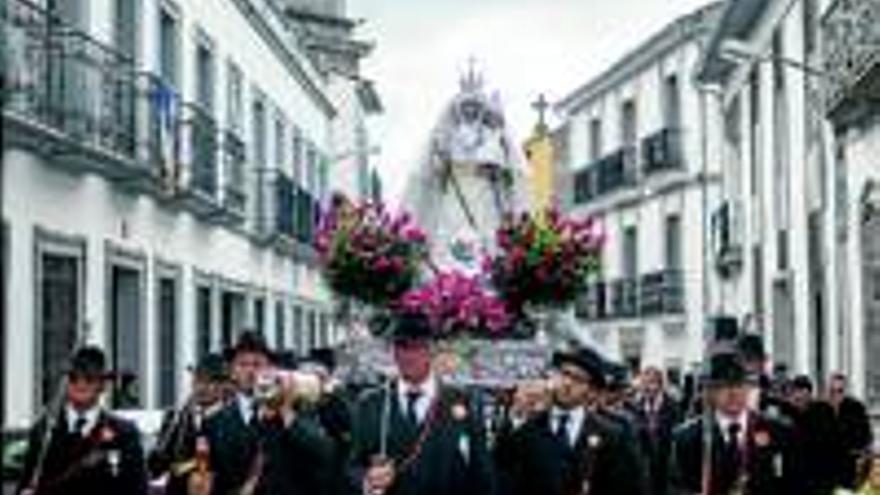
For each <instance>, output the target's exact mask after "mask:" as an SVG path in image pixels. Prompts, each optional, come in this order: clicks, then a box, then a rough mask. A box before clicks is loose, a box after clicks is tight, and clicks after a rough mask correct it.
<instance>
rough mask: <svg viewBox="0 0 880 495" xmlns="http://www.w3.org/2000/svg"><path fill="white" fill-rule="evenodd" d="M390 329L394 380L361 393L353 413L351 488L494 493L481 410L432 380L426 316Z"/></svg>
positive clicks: (397, 493)
mask: <svg viewBox="0 0 880 495" xmlns="http://www.w3.org/2000/svg"><path fill="white" fill-rule="evenodd" d="M393 325H394V327H393V339H394V341H393V344H392V345H393V353H394V361H395V364H396V367H397V371H398V377H397V378H396V379H394V380H391V381H389V382H388V384H387V385H386V386H385V387H384V388H381V389H378V390H372V391H367V392H366V393H365V394H364V395H363V396H362V397H361V398H360V400H359V401H358V404H357V407H356V411H357V412H356V414H355V415H354V420H355V428H354V449H355V452H354V456H353V466H352V468H351V473H352V478H353V479H354V482H355V483H356V485H357V486H356V489H359V490H361V491H362V492H363V493H366V494H368V495H451V494H454V495H484V494H492V493H494V486H493V485H494V481H493V473H492V469H491V461H490V458H489V454H488V451H487V450H488V448H487V445H486V433H485V427H484V422H483V419H482V411H481V407H480V406H479V405H478V404H477V402H476V401H475V400H474V399H473V398H472V397H471V396H470V395H469V394H467V393H465V392H464V391H462V390H457V389H453V388H451V387H447V386H444V385H442V384H441V383H440V382H439V381H438V379H437V377H436V375H435V373H434V370H433V367H432V361H433V356H432V353H433V346H432V342H431V336H432V331H431V328H430V325H429V323H428V321H427V320H426V319H425V318H423V317H421V316H418V315H407V314H404V315H398V316H397V318H396V321H395V322H394V324H393Z"/></svg>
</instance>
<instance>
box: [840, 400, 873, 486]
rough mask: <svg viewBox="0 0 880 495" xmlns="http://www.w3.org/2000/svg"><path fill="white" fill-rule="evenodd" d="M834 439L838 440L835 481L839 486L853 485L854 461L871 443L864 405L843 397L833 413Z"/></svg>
mask: <svg viewBox="0 0 880 495" xmlns="http://www.w3.org/2000/svg"><path fill="white" fill-rule="evenodd" d="M834 425H835V438H836V439H837V440H838V450H839V453H838V463H837V467H836V471H837V481H838V483H839V484H840V485H841V486H845V487H848V488H852V487H853V485H855V478H856V461H857V459H858V458H859V456H860V455H861V454H862V453H863V452H864V451H865V450H866V449H868V448H869V447H870V446H871V444H872V442H873V432H872V431H871V421H870V419H869V418H868V412H867V410H866V409H865V405H864V404H863V403H862V402H860V401H858V400H856V399H854V398H852V397H845V398H844V399H843V401H842V402H841V403H840V406H839V407H838V408H837V410H836V411H835V422H834Z"/></svg>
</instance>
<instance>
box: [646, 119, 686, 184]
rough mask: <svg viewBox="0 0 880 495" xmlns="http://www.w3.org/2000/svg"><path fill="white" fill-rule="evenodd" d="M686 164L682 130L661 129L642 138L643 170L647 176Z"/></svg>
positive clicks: (677, 168) (678, 168) (680, 167)
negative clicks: (683, 152) (682, 145)
mask: <svg viewBox="0 0 880 495" xmlns="http://www.w3.org/2000/svg"><path fill="white" fill-rule="evenodd" d="M683 166H684V160H683V154H682V149H681V131H679V130H678V129H671V128H666V129H661V130H660V131H658V132H656V133H654V134H652V135H650V136H648V137H646V138H644V139H643V140H642V171H643V172H644V174H645V175H646V176H648V175H652V174H655V173H658V172H663V171H669V170H681V169H682V168H683Z"/></svg>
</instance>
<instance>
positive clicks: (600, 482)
mask: <svg viewBox="0 0 880 495" xmlns="http://www.w3.org/2000/svg"><path fill="white" fill-rule="evenodd" d="M635 443H636V442H635V440H634V438H632V437H631V436H630V437H627V435H625V434H624V432H623V430H622V429H621V427H620V426H618V425H615V424H614V423H613V422H611V421H609V420H607V419H605V418H602V417H600V416H599V415H597V414H594V413H592V412H586V413H585V416H584V423H583V426H582V427H581V432H580V435H579V438H578V441H577V442H576V444H575V446H574V447H573V448H572V447H569V446H567V445H565V444H563V443H562V442H560V441H559V439H558V438H557V437H556V436H555V435H554V434H553V432H552V430H551V425H550V415H549V414H548V413H544V414H541V415H538V416H536V417H534V418H532V419H530V420H529V421H527V422H526V423H525V424H523V425H522V426H520V427H519V428H517V429H512V430H508V431H504V432H502V433H501V434H499V436H498V439H497V442H496V451H495V459H496V462H497V463H498V470H499V472H500V473H501V474H500V476H499V477H500V479H501V480H502V487H501V493H503V494H508V495H575V494H577V495H581V494H590V495H605V494H609V495H611V494H613V495H645V494H647V493H648V491H647V484H646V482H645V477H644V469H643V466H642V463H641V459H640V458H639V455H638V452H637V447H636V445H635Z"/></svg>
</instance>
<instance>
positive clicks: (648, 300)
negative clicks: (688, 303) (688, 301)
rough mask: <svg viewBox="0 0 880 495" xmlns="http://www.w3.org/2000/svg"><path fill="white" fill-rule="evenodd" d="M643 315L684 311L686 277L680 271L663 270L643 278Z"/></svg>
mask: <svg viewBox="0 0 880 495" xmlns="http://www.w3.org/2000/svg"><path fill="white" fill-rule="evenodd" d="M640 292H641V295H640V306H641V314H642V315H644V316H651V315H658V314H676V313H681V312H682V311H684V277H683V275H682V272H681V271H679V270H663V271H659V272H654V273H649V274H646V275H643V276H642V280H641V288H640Z"/></svg>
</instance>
